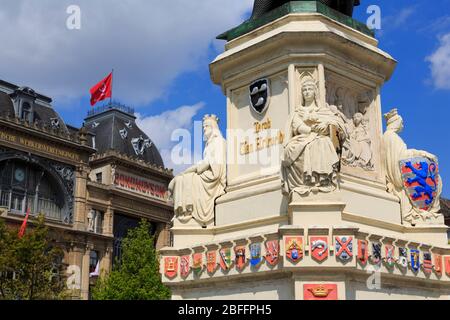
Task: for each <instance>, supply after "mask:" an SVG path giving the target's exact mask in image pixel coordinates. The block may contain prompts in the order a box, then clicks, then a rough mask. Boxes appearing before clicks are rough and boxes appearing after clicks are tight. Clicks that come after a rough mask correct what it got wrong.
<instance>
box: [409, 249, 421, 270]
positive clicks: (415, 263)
mask: <svg viewBox="0 0 450 320" xmlns="http://www.w3.org/2000/svg"><path fill="white" fill-rule="evenodd" d="M410 254H411V269H412V270H413V271H414V272H417V271H419V269H420V252H419V250H417V249H411V250H410Z"/></svg>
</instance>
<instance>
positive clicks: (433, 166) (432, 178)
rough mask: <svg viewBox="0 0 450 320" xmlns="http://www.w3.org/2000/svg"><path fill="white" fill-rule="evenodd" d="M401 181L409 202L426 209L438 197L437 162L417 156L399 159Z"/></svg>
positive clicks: (430, 206) (431, 205) (418, 207)
mask: <svg viewBox="0 0 450 320" xmlns="http://www.w3.org/2000/svg"><path fill="white" fill-rule="evenodd" d="M400 168H401V171H402V177H403V183H404V186H405V190H406V192H407V194H408V196H409V199H410V200H411V203H412V204H413V205H414V207H416V208H417V209H420V210H424V211H428V210H429V209H430V208H432V207H433V205H434V202H435V201H436V200H437V197H438V190H439V183H441V182H440V181H439V170H438V165H437V163H435V162H433V161H431V160H429V159H427V158H424V157H417V158H412V159H407V160H402V161H400Z"/></svg>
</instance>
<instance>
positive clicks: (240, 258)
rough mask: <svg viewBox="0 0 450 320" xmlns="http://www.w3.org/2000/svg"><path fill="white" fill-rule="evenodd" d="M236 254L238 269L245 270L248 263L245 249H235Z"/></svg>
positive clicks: (241, 247) (242, 247)
mask: <svg viewBox="0 0 450 320" xmlns="http://www.w3.org/2000/svg"><path fill="white" fill-rule="evenodd" d="M234 254H235V264H236V268H238V269H239V270H242V269H244V267H245V264H246V263H247V261H246V257H245V247H244V246H239V247H236V248H234Z"/></svg>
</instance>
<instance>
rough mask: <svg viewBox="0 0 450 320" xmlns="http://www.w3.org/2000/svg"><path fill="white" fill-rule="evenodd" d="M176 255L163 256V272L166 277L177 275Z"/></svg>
mask: <svg viewBox="0 0 450 320" xmlns="http://www.w3.org/2000/svg"><path fill="white" fill-rule="evenodd" d="M177 269H178V257H165V258H164V274H165V275H166V277H167V278H170V279H172V278H175V277H176V276H177Z"/></svg>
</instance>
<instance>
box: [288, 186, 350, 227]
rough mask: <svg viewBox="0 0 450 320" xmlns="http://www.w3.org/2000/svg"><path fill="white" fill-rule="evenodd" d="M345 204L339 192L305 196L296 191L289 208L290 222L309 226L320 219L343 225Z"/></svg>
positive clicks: (322, 221)
mask: <svg viewBox="0 0 450 320" xmlns="http://www.w3.org/2000/svg"><path fill="white" fill-rule="evenodd" d="M345 206H346V204H345V203H344V202H343V201H342V199H341V197H340V194H339V193H338V192H332V193H315V194H314V193H312V194H308V195H304V196H302V195H299V194H297V193H294V194H293V196H292V201H291V203H290V204H289V209H288V213H289V224H291V225H299V226H306V227H307V226H313V225H314V224H317V222H318V221H320V222H321V224H323V223H325V224H326V225H329V226H337V225H341V224H342V212H343V211H344V208H345Z"/></svg>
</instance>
